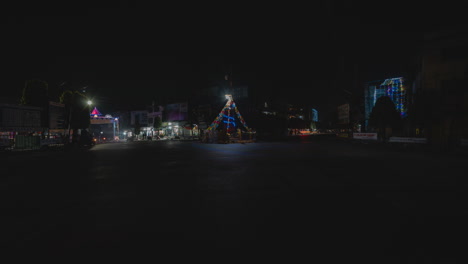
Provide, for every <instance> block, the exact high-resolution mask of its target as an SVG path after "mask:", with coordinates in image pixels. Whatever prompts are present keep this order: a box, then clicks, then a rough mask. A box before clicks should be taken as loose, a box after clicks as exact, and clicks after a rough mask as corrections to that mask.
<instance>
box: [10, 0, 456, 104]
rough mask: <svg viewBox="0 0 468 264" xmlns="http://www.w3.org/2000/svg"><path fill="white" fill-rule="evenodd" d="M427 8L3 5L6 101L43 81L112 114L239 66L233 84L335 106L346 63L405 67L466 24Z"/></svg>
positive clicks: (386, 71)
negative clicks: (430, 33) (436, 38)
mask: <svg viewBox="0 0 468 264" xmlns="http://www.w3.org/2000/svg"><path fill="white" fill-rule="evenodd" d="M314 3H315V2H314ZM421 3H422V2H421ZM421 3H419V4H421ZM428 5H429V3H424V6H422V7H421V6H419V5H418V4H416V3H414V4H413V5H411V6H409V5H408V4H407V3H404V2H403V1H401V3H399V2H398V1H396V2H395V1H393V2H391V3H390V2H388V3H381V4H375V3H374V4H372V5H371V4H370V2H368V3H366V2H361V3H360V4H356V3H354V4H353V3H349V1H321V2H316V3H315V4H314V5H312V6H310V5H304V6H291V7H287V6H283V5H279V4H278V5H277V6H275V4H272V3H268V5H245V6H240V5H238V4H235V3H230V4H229V5H227V4H225V5H224V6H201V5H194V6H190V5H189V4H183V5H182V4H180V5H179V6H164V5H159V4H158V5H156V4H152V5H147V4H144V3H143V2H140V1H132V2H130V1H129V2H127V1H108V2H106V1H104V2H102V3H100V4H96V3H93V2H91V1H90V2H89V4H88V3H87V2H86V1H84V2H81V3H80V4H79V5H78V4H75V5H71V4H57V3H54V4H43V3H36V4H33V5H28V6H27V7H26V8H25V7H24V6H22V5H21V4H17V5H15V6H11V7H9V6H7V8H6V9H5V10H8V12H6V14H5V15H4V16H3V20H2V21H1V29H2V32H3V38H2V39H3V41H2V42H3V44H6V45H4V48H3V52H2V53H3V54H4V56H3V58H2V61H1V63H2V69H3V70H2V71H3V74H2V75H3V76H4V78H3V88H2V91H4V95H3V96H14V95H17V94H18V93H19V91H20V90H21V88H22V87H23V85H24V80H26V79H31V78H39V79H43V80H46V81H47V82H48V83H49V85H50V86H58V85H60V84H64V83H66V85H73V86H87V87H89V88H88V89H89V90H90V91H91V90H92V91H94V93H95V96H96V97H97V101H98V102H99V103H96V104H101V105H103V107H109V110H111V107H110V106H111V105H113V106H115V105H116V104H123V103H138V102H143V103H144V104H149V103H150V100H151V98H155V97H158V96H172V97H177V96H180V95H181V94H182V95H183V94H187V93H188V92H191V91H194V90H197V89H200V88H203V87H206V86H208V85H210V84H211V83H212V82H213V81H216V80H219V79H222V78H223V76H224V73H225V72H226V71H227V70H228V69H230V67H232V69H233V75H234V80H236V82H238V83H245V84H248V85H249V87H252V89H256V90H257V91H261V92H265V93H271V94H272V96H273V97H275V96H276V97H278V96H279V97H282V96H285V95H283V94H282V92H281V91H288V92H287V93H286V96H287V97H288V99H291V100H297V101H300V102H303V101H307V102H310V103H311V104H316V105H318V106H319V107H322V106H324V105H333V104H334V103H336V100H335V99H334V98H336V97H337V96H338V97H339V96H341V95H342V91H337V90H336V89H335V90H334V89H332V88H331V87H330V80H331V79H333V78H334V76H335V75H336V72H337V69H339V67H340V66H339V65H344V66H343V67H345V71H347V73H345V74H349V69H352V67H351V66H352V65H354V64H359V69H360V71H361V75H362V78H364V79H367V78H368V79H372V78H378V77H380V76H383V75H392V74H398V73H400V72H404V71H405V70H406V68H405V65H406V64H405V63H406V59H407V58H408V57H409V56H411V54H413V53H414V51H415V50H417V47H418V45H420V39H421V33H422V32H425V31H427V30H430V29H431V28H435V27H438V26H440V25H441V24H444V23H445V24H449V23H458V21H456V20H457V16H455V15H454V16H451V18H450V20H449V19H443V20H442V19H439V17H441V15H440V14H446V13H443V12H445V11H450V12H452V11H453V10H456V7H451V8H449V7H442V8H441V7H440V6H435V5H433V6H428ZM435 11H437V12H439V15H440V16H439V17H437V16H434V15H433V12H435ZM349 67H351V68H349ZM338 89H341V88H338ZM345 89H346V90H348V91H351V92H354V93H360V92H361V91H360V90H359V89H360V88H359V87H358V88H356V87H351V86H349V87H345ZM98 108H99V107H98Z"/></svg>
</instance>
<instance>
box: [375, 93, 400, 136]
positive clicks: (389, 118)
mask: <svg viewBox="0 0 468 264" xmlns="http://www.w3.org/2000/svg"><path fill="white" fill-rule="evenodd" d="M400 122H401V116H400V113H399V112H398V111H397V110H396V107H395V104H394V103H393V101H392V99H391V98H390V97H388V96H381V97H379V98H378V99H377V101H376V102H375V106H374V107H373V108H372V112H371V113H370V116H369V126H371V127H374V128H376V129H377V131H378V134H379V137H380V138H381V139H382V140H383V141H386V140H387V138H388V137H389V136H390V134H391V130H392V129H395V128H397V127H398V126H399V125H400ZM389 130H390V131H389Z"/></svg>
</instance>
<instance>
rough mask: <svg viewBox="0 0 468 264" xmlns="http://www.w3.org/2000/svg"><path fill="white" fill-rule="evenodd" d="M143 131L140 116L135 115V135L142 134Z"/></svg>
mask: <svg viewBox="0 0 468 264" xmlns="http://www.w3.org/2000/svg"><path fill="white" fill-rule="evenodd" d="M140 132H141V125H140V118H138V117H135V135H136V136H138V135H140Z"/></svg>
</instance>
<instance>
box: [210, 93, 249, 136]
mask: <svg viewBox="0 0 468 264" xmlns="http://www.w3.org/2000/svg"><path fill="white" fill-rule="evenodd" d="M226 99H227V102H226V104H225V105H224V107H223V109H222V110H221V111H220V112H219V114H218V116H217V117H216V118H215V120H214V121H213V122H212V123H211V125H210V126H209V127H208V128H207V130H208V131H211V130H216V129H217V128H218V126H219V124H221V123H223V124H225V125H224V126H223V127H225V128H226V132H227V133H228V134H230V133H231V132H233V131H236V130H237V129H240V128H239V127H238V126H239V124H238V122H240V123H241V124H242V126H243V127H244V128H245V129H246V130H247V131H250V128H249V127H248V126H247V124H246V123H245V120H244V118H243V117H242V115H241V114H240V112H239V109H237V106H236V103H235V102H234V99H233V98H232V95H231V94H226Z"/></svg>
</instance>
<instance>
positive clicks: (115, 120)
mask: <svg viewBox="0 0 468 264" xmlns="http://www.w3.org/2000/svg"><path fill="white" fill-rule="evenodd" d="M118 121H119V118H117V117H116V118H114V120H113V121H112V124H113V130H114V141H115V123H116V122H118ZM117 127H118V124H117ZM117 133H118V132H117Z"/></svg>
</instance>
